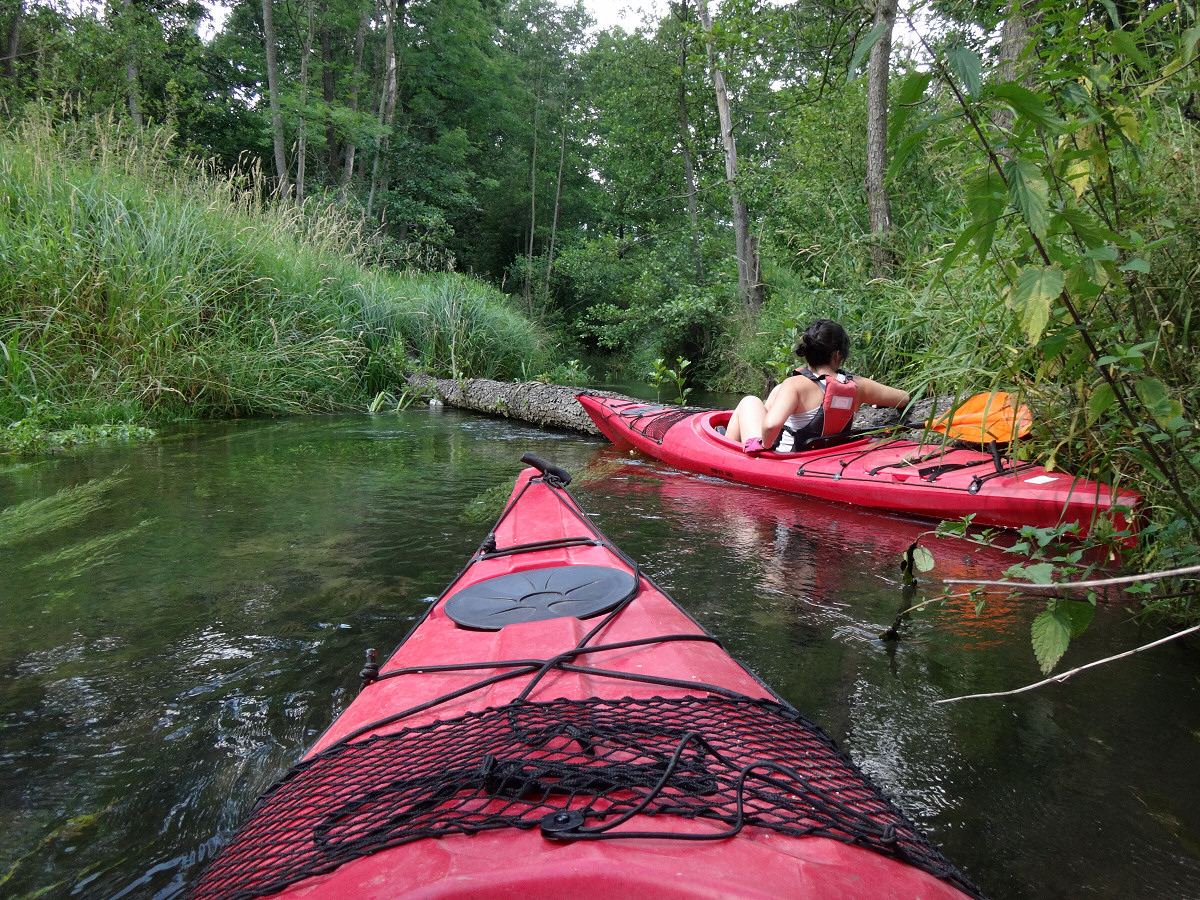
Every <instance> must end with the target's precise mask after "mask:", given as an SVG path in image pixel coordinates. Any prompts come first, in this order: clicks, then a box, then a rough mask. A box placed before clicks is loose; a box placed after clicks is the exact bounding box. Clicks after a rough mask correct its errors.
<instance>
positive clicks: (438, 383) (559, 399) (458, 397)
mask: <svg viewBox="0 0 1200 900" xmlns="http://www.w3.org/2000/svg"><path fill="white" fill-rule="evenodd" d="M408 386H409V390H410V391H415V392H418V393H420V394H422V395H424V396H427V397H432V398H436V399H438V400H441V401H442V402H443V403H445V404H446V405H447V406H454V407H457V408H459V409H469V410H473V411H475V412H481V413H488V414H490V415H494V416H504V417H505V418H507V419H520V420H521V421H522V422H530V423H532V424H534V425H550V426H553V427H555V428H565V429H567V430H568V431H580V432H583V433H584V434H599V433H600V431H599V429H597V428H596V426H595V425H594V424H593V423H592V420H591V419H589V418H588V416H587V413H585V412H584V411H583V407H582V406H580V405H579V403H578V402H577V401H576V400H575V394H577V393H578V392H579V391H581V390H584V389H583V388H578V387H567V386H564V385H560V384H545V383H543V382H540V381H524V382H509V381H491V380H489V379H487V378H465V379H463V380H461V381H459V380H456V379H453V378H430V377H428V376H426V375H412V376H410V377H409V379H408ZM587 391H588V393H591V394H599V395H600V396H602V397H624V398H625V399H629V400H632V399H633V398H632V397H626V396H625V395H624V394H618V393H615V392H613V391H597V390H593V389H591V388H587ZM950 400H951V398H949V397H942V398H939V399H938V409H939V410H944V409H949V408H950ZM932 407H933V401H932V400H922V401H919V402H917V403H916V404H914V405H913V408H912V410H911V411H910V412H909V421H910V422H920V421H924V420H925V419H926V418H928V416H929V411H930V409H932ZM899 420H900V412H899V410H895V409H876V408H874V407H863V408H861V409H860V410H859V411H858V412H857V413H856V414H855V416H854V427H855V428H882V427H884V426H887V425H892V424H894V423H896V422H898V421H899Z"/></svg>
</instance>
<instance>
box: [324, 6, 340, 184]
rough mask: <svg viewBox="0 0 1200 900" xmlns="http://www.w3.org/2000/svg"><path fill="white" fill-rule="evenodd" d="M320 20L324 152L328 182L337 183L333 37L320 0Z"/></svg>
mask: <svg viewBox="0 0 1200 900" xmlns="http://www.w3.org/2000/svg"><path fill="white" fill-rule="evenodd" d="M318 17H319V18H320V20H321V99H322V100H324V101H325V154H326V162H327V165H328V176H327V177H328V178H329V184H331V185H333V184H337V180H338V176H339V175H340V174H341V171H340V169H341V167H340V166H339V165H338V157H339V156H340V155H341V154H340V153H339V151H338V133H337V126H336V125H334V124H333V102H334V100H335V99H336V96H335V95H336V87H337V86H336V79H335V77H334V72H333V38H332V37H331V36H330V34H329V4H328V3H327V2H326V0H321V6H320V7H319V9H318Z"/></svg>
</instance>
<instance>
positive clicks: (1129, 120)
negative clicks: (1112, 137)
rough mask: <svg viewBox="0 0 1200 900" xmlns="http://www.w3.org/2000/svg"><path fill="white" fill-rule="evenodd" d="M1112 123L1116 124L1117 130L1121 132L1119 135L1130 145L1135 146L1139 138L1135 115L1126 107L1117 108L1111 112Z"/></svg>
mask: <svg viewBox="0 0 1200 900" xmlns="http://www.w3.org/2000/svg"><path fill="white" fill-rule="evenodd" d="M1113 121H1114V122H1116V123H1117V128H1119V129H1120V130H1121V134H1123V135H1124V136H1125V139H1126V140H1127V141H1129V143H1131V144H1136V143H1137V142H1138V140H1139V139H1140V137H1141V133H1140V131H1139V126H1138V118H1137V113H1135V112H1134V111H1133V110H1132V109H1130V108H1129V107H1128V106H1118V107H1117V108H1116V109H1114V110H1113Z"/></svg>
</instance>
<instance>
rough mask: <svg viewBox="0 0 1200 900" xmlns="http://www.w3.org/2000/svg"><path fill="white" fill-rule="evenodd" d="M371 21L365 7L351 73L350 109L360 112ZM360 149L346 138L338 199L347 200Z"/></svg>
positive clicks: (351, 138)
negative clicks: (368, 30) (361, 85)
mask: <svg viewBox="0 0 1200 900" xmlns="http://www.w3.org/2000/svg"><path fill="white" fill-rule="evenodd" d="M370 23H371V10H370V9H364V10H363V13H362V17H361V18H359V20H358V35H357V37H355V39H354V71H353V73H352V74H351V75H350V111H351V112H358V94H359V84H358V79H359V78H360V77H361V76H362V59H363V47H364V46H365V45H366V42H367V26H368V25H369V24H370ZM357 149H358V145H357V143H356V142H355V140H354V138H353V136H351V137H349V138H347V140H346V155H345V159H344V160H343V161H342V183H341V184H340V185H339V186H338V200H340V201H341V202H342V203H345V202H346V195H347V193H348V192H349V190H350V179H351V178H352V177H353V176H354V152H355V151H356V150H357Z"/></svg>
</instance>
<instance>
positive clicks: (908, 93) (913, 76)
mask: <svg viewBox="0 0 1200 900" xmlns="http://www.w3.org/2000/svg"><path fill="white" fill-rule="evenodd" d="M932 77H933V73H932V72H910V73H909V74H908V75H907V76H906V77H905V79H904V83H903V84H902V85H901V86H900V92H899V94H898V95H897V97H896V102H895V103H894V104H893V106H892V109H893V113H892V116H891V120H890V121H889V122H888V142H889V143H895V142H896V141H897V140H898V139H899V137H900V134H901V133H902V132H903V131H904V126H905V125H907V124H908V119H909V116H911V115H912V111H913V110H914V109H915V108H916V105H917V104H918V103H919V102H920V101H921V98H922V97H924V96H925V89H926V88H927V87H929V80H930V79H931V78H932ZM926 127H928V123H926V125H925V126H923V127H921V128H919V129H917V130H918V132H921V131H924V130H925V128H926Z"/></svg>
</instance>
